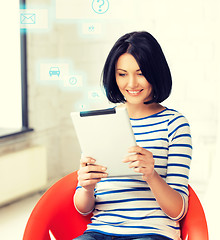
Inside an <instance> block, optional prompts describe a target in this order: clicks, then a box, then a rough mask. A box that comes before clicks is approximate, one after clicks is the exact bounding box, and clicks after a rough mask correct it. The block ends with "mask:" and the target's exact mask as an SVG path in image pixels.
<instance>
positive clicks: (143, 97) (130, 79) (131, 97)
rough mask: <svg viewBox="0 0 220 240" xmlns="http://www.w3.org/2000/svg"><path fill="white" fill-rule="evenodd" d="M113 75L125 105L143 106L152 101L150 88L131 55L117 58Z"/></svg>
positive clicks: (126, 54)
mask: <svg viewBox="0 0 220 240" xmlns="http://www.w3.org/2000/svg"><path fill="white" fill-rule="evenodd" d="M115 75H116V83H117V85H118V88H119V90H120V92H121V93H122V95H123V96H124V98H125V99H126V102H127V103H130V104H143V103H144V102H146V101H149V100H151V99H152V92H153V91H152V86H151V84H150V83H149V82H148V81H147V79H146V78H145V77H144V76H143V75H142V72H141V70H140V67H139V65H138V63H137V61H136V60H135V58H134V57H133V56H132V55H131V54H129V53H124V54H122V55H121V56H120V57H119V58H118V61H117V63H116V73H115Z"/></svg>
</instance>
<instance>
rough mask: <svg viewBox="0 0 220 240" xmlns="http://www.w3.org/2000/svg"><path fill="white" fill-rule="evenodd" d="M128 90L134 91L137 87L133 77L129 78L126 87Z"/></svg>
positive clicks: (136, 81) (135, 79)
mask: <svg viewBox="0 0 220 240" xmlns="http://www.w3.org/2000/svg"><path fill="white" fill-rule="evenodd" d="M127 86H128V87H129V88H130V89H135V88H137V86H138V80H137V78H136V77H135V76H134V75H131V76H129V79H128V85H127Z"/></svg>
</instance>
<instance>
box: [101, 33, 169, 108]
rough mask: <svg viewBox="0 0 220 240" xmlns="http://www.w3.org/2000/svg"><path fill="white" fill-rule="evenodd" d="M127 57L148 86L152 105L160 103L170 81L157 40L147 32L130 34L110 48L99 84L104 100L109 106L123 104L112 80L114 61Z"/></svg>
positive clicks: (166, 92) (166, 96)
mask: <svg viewBox="0 0 220 240" xmlns="http://www.w3.org/2000/svg"><path fill="white" fill-rule="evenodd" d="M124 53H129V54H131V55H132V56H133V57H134V58H135V59H136V61H137V63H138V65H139V67H140V70H141V72H142V74H143V76H144V77H145V78H146V79H147V81H148V82H149V83H150V84H151V85H152V89H153V99H152V100H151V101H149V102H145V104H149V103H152V102H156V103H160V102H162V101H164V100H165V99H167V98H168V97H169V95H170V92H171V88H172V77H171V73H170V69H169V66H168V64H167V61H166V58H165V56H164V54H163V51H162V49H161V47H160V45H159V43H158V42H157V40H156V39H155V38H154V37H153V36H152V35H151V34H150V33H148V32H145V31H143V32H131V33H127V34H125V35H124V36H122V37H120V38H119V39H118V40H117V42H116V43H115V44H114V46H113V47H112V49H111V51H110V53H109V55H108V57H107V59H106V62H105V65H104V69H103V73H102V84H103V86H104V88H105V91H106V95H107V98H108V100H109V101H110V102H112V103H121V102H123V103H124V102H126V100H125V99H124V96H123V95H122V94H121V92H120V90H119V88H118V86H117V83H116V77H115V71H116V70H115V67H116V63H117V61H118V58H119V57H120V56H121V55H122V54H124Z"/></svg>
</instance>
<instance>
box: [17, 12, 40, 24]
mask: <svg viewBox="0 0 220 240" xmlns="http://www.w3.org/2000/svg"><path fill="white" fill-rule="evenodd" d="M20 23H21V24H35V23H36V14H35V13H21V14H20Z"/></svg>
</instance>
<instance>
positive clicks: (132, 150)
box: [128, 146, 149, 155]
mask: <svg viewBox="0 0 220 240" xmlns="http://www.w3.org/2000/svg"><path fill="white" fill-rule="evenodd" d="M128 152H129V153H139V154H143V155H145V154H147V153H148V152H149V151H148V150H146V149H144V148H142V147H139V146H133V147H130V148H129V149H128Z"/></svg>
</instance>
